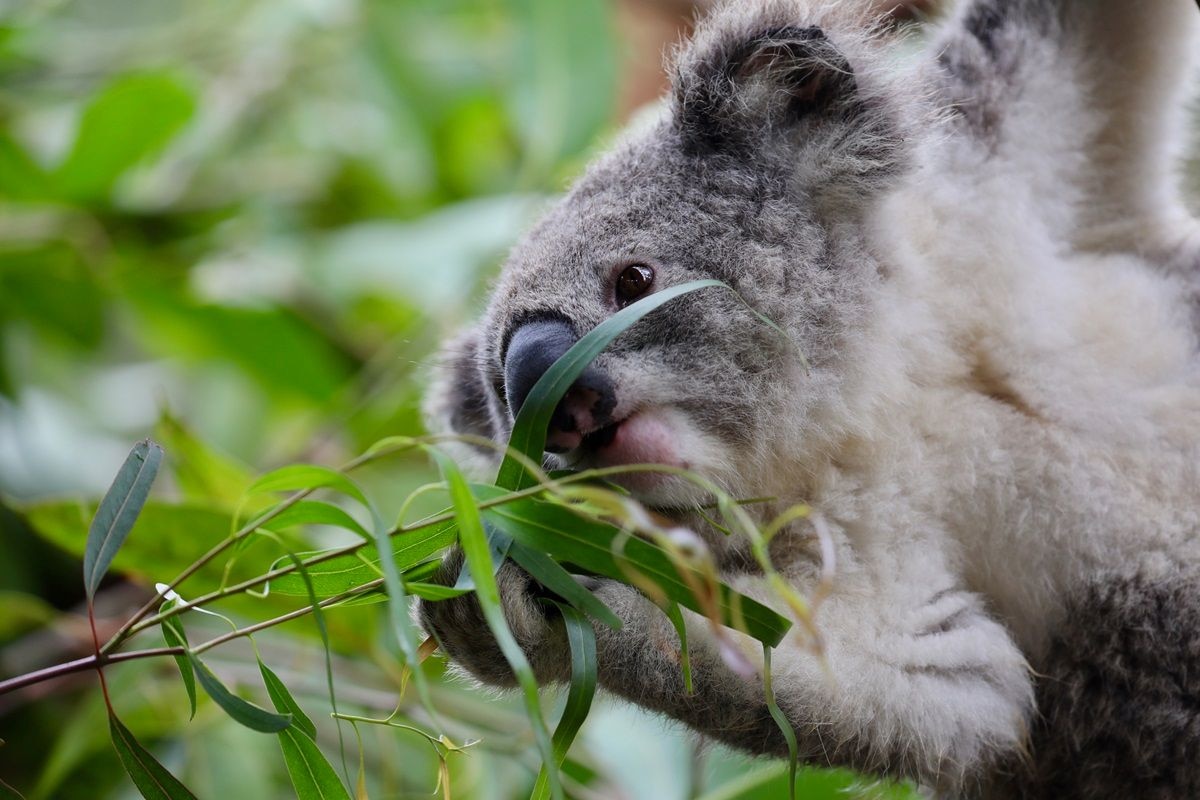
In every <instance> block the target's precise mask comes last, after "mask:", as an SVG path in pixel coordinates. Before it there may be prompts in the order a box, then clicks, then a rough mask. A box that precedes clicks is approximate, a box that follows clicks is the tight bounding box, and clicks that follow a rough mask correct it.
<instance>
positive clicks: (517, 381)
mask: <svg viewBox="0 0 1200 800" xmlns="http://www.w3.org/2000/svg"><path fill="white" fill-rule="evenodd" d="M575 341H576V337H575V331H574V330H572V329H571V326H570V325H569V324H568V323H567V322H565V321H564V320H559V319H549V320H535V321H532V322H526V323H524V324H523V325H521V326H520V327H519V328H517V329H516V331H515V332H514V333H513V334H512V338H510V339H509V343H508V351H507V353H506V354H505V358H504V393H505V395H506V397H507V399H508V407H509V410H510V411H511V412H512V414H513V416H514V417H515V416H516V415H517V412H518V411H520V410H521V406H523V405H524V404H525V400H526V399H527V398H528V397H529V392H530V391H531V390H532V389H533V386H534V384H535V383H537V382H538V379H539V378H541V377H542V375H544V374H545V373H546V370H548V369H550V365H551V364H553V363H554V362H555V361H557V360H558V359H559V358H560V357H561V356H562V355H563V354H564V353H566V352H567V351H568V350H570V349H571V345H573V344H575ZM616 405H617V400H616V392H615V390H614V388H613V383H612V380H611V379H610V378H609V377H608V375H607V374H605V372H604V371H603V370H601V369H599V368H598V367H596V366H595V365H591V366H589V367H588V368H587V369H586V370H584V371H583V374H582V375H580V376H579V377H578V378H577V379H576V380H575V383H573V384H572V385H571V388H570V389H568V390H567V393H566V394H565V395H564V396H563V398H562V400H560V401H559V404H558V406H557V407H556V408H555V410H554V416H553V417H552V418H551V420H550V429H549V431H548V432H547V441H546V449H547V450H551V451H559V452H561V451H564V450H570V449H573V448H574V447H576V446H578V444H579V443H580V441H581V440H582V437H583V436H584V435H585V434H588V433H591V432H592V431H595V430H598V429H599V428H602V427H604V426H605V425H607V424H608V423H609V421H610V420H611V415H612V411H613V409H614V408H615V407H616Z"/></svg>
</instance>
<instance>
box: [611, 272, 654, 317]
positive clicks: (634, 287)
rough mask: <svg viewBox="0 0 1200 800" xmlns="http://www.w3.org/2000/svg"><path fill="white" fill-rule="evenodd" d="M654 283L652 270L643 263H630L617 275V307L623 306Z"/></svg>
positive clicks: (639, 295)
mask: <svg viewBox="0 0 1200 800" xmlns="http://www.w3.org/2000/svg"><path fill="white" fill-rule="evenodd" d="M652 283H654V270H652V269H651V268H650V267H648V266H646V265H645V264H630V265H629V266H628V267H626V268H625V269H623V270H621V274H620V275H618V276H617V286H616V293H617V307H618V308H624V307H625V306H627V305H629V304H630V303H632V302H633V301H634V300H637V299H638V298H639V297H641V296H642V295H644V294H645V293H646V292H647V291H648V290H649V289H650V285H651V284H652Z"/></svg>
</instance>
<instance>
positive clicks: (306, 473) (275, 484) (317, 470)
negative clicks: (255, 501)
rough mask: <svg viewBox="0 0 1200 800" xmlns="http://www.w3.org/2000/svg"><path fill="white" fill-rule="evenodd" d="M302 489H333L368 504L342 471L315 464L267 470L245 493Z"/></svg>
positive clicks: (293, 465) (360, 490)
mask: <svg viewBox="0 0 1200 800" xmlns="http://www.w3.org/2000/svg"><path fill="white" fill-rule="evenodd" d="M302 489H333V490H335V491H338V492H341V493H342V494H345V495H349V496H350V497H353V498H354V499H355V500H357V501H358V502H360V503H362V504H363V505H364V506H368V507H369V506H370V505H371V504H370V503H368V502H367V498H366V496H365V495H363V493H362V489H359V488H358V486H357V485H356V484H355V483H354V481H352V480H350V479H349V478H347V477H346V476H345V475H343V474H342V473H340V472H338V471H337V470H335V469H330V468H329V467H321V466H317V465H315V464H290V465H288V466H286V467H280V468H279V469H277V470H273V471H271V472H268V473H267V474H266V475H263V476H262V477H260V478H259V479H258V480H256V481H255V482H254V483H252V484H250V488H248V489H247V490H246V494H248V495H249V494H254V493H255V492H295V491H300V490H302Z"/></svg>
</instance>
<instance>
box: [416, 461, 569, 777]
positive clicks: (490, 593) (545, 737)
mask: <svg viewBox="0 0 1200 800" xmlns="http://www.w3.org/2000/svg"><path fill="white" fill-rule="evenodd" d="M430 452H431V453H432V454H433V456H434V458H435V459H436V460H437V462H438V467H439V468H440V469H441V471H442V477H443V478H445V479H446V484H447V486H448V488H449V489H450V500H451V502H452V503H453V505H454V516H455V519H457V520H458V543H459V546H460V547H462V551H463V555H464V556H465V558H466V562H467V568H468V569H469V570H470V571H471V576H472V577H473V578H474V580H475V596H476V597H477V598H479V605H480V607H481V609H482V610H483V617H484V619H485V620H486V622H487V625H488V629H489V630H491V632H492V636H493V637H494V638H495V639H496V643H497V644H498V645H499V646H500V652H501V653H503V654H504V659H505V660H506V661H508V664H509V666H510V667H512V670H513V673H514V674H515V675H516V677H517V683H518V684H519V685H520V687H521V695H522V697H523V698H524V700H525V713H526V715H527V716H528V717H529V723H530V725H531V726H532V727H533V736H534V740H535V741H536V742H537V745H538V750H539V751H540V752H541V755H542V763H543V764H553V763H555V761H554V750H553V746H552V745H551V742H550V732H549V731H548V730H547V729H546V721H545V719H543V717H542V710H541V703H540V702H539V700H538V686H537V679H536V678H535V677H534V674H533V668H532V667H530V666H529V661H528V659H526V658H525V652H524V651H523V650H522V649H521V646H520V645H518V644H517V640H516V639H515V638H513V635H512V631H511V630H509V628H508V622H507V620H505V618H504V611H503V610H502V609H501V607H500V588H499V586H497V584H496V576H495V575H494V574H492V569H493V565H492V556H491V553H490V552H489V549H488V541H487V536H486V534H485V533H484V531H483V520H482V519H481V518H480V516H479V509H478V508H476V507H475V498H474V497H473V496H472V495H471V489H470V487H469V486H468V485H467V482H466V479H464V478H463V476H462V473H461V472H459V470H458V467H457V466H455V464H454V462H453V461H451V460H450V459H449V458H447V457H446V456H445V455H443V454H442V453H440V452H438V451H437V450H435V449H431V450H430ZM547 775H548V776H549V777H548V780H549V782H550V793H551V795H552V796H553V797H554V800H561V799H562V796H563V794H562V785H561V783H560V781H559V779H558V770H557V769H552V770H550V771H549V772H548V773H547Z"/></svg>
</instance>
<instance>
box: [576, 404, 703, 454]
mask: <svg viewBox="0 0 1200 800" xmlns="http://www.w3.org/2000/svg"><path fill="white" fill-rule="evenodd" d="M676 439H677V435H676V433H675V431H674V430H673V429H672V427H671V425H670V424H669V422H668V421H667V420H666V419H665V417H664V415H663V414H662V413H661V412H660V411H657V410H655V409H649V410H646V411H643V412H640V413H638V414H634V415H633V416H632V417H629V418H628V419H626V420H624V421H623V422H622V423H621V424H620V426H619V427H618V428H617V432H616V435H615V436H614V437H613V440H612V442H611V443H609V444H608V445H607V446H605V447H603V448H601V449H600V450H599V451H598V452H597V456H598V459H599V461H600V462H601V464H603V465H604V466H617V465H620V464H668V465H671V466H682V464H680V463H679V456H678V450H677V448H676Z"/></svg>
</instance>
